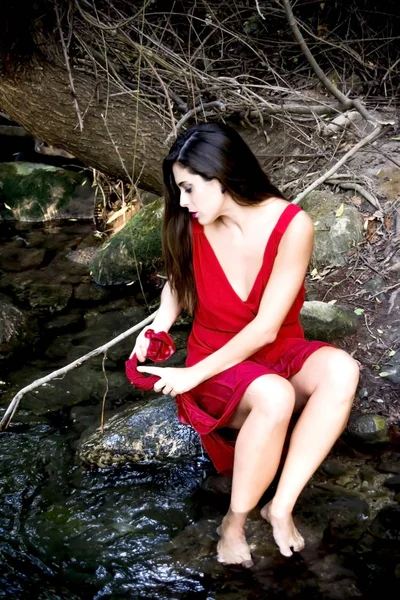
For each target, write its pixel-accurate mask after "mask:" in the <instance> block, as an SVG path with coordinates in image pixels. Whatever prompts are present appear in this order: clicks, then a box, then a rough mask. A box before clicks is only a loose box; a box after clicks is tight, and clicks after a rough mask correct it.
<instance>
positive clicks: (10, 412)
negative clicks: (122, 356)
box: [0, 310, 158, 431]
mask: <svg viewBox="0 0 400 600" xmlns="http://www.w3.org/2000/svg"><path fill="white" fill-rule="evenodd" d="M157 313H158V310H156V311H155V312H153V313H152V314H151V315H150V316H148V317H147V318H146V319H143V321H140V323H137V325H134V326H133V327H131V328H130V329H127V331H125V332H124V333H121V334H120V335H118V336H117V337H116V338H114V339H112V340H110V341H109V342H107V343H106V344H104V345H103V346H100V347H99V348H95V349H94V350H92V351H91V352H89V353H88V354H85V355H84V356H81V357H80V358H77V359H76V360H74V361H73V362H72V363H70V364H69V365H66V366H65V367H62V368H61V369H57V371H53V372H52V373H49V374H48V375H46V376H45V377H41V378H40V379H36V380H35V381H33V382H32V383H30V384H29V385H27V386H26V387H24V388H22V390H20V391H19V392H18V394H16V395H15V396H14V398H13V399H12V400H11V402H10V405H9V407H8V408H7V410H6V412H5V414H4V416H3V418H2V420H1V421H0V431H2V430H3V429H6V428H7V427H8V425H9V424H10V422H11V420H12V418H13V417H14V415H15V413H16V411H17V408H18V405H19V403H20V402H21V399H22V397H23V396H24V395H25V394H26V393H27V392H31V391H32V390H35V389H36V388H38V387H40V386H41V385H43V384H44V383H47V382H48V381H51V380H52V379H55V378H56V377H60V375H65V373H68V371H72V369H75V367H79V366H80V365H81V364H82V363H84V362H86V361H87V360H89V358H92V357H93V356H97V355H98V354H101V353H102V352H106V351H107V350H108V348H111V346H115V344H118V342H121V341H122V340H124V339H125V338H126V337H128V336H129V335H131V334H132V333H134V332H135V331H138V330H139V329H142V328H143V327H145V326H146V325H148V324H149V323H151V322H152V321H153V320H154V318H155V316H156V315H157Z"/></svg>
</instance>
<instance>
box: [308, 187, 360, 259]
mask: <svg viewBox="0 0 400 600" xmlns="http://www.w3.org/2000/svg"><path fill="white" fill-rule="evenodd" d="M341 203H342V199H340V198H338V197H337V196H335V195H334V194H332V193H331V192H327V191H314V192H311V193H310V194H308V196H306V197H305V198H304V199H303V200H302V201H301V206H302V208H303V209H304V210H305V211H306V212H307V213H308V214H309V215H310V217H311V218H312V220H313V222H314V227H315V241H314V250H313V254H312V257H311V265H312V266H313V267H314V268H317V269H318V270H319V269H321V268H323V267H327V266H343V265H345V264H346V262H347V252H348V251H349V250H350V249H351V248H354V247H355V246H357V244H359V242H361V240H362V236H363V220H362V217H361V215H360V213H359V212H358V210H357V209H356V208H355V207H354V206H350V205H348V204H344V207H343V212H342V214H341V215H340V216H336V213H337V211H338V209H339V208H340V206H341Z"/></svg>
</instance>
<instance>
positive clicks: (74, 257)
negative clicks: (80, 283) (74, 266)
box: [66, 246, 98, 266]
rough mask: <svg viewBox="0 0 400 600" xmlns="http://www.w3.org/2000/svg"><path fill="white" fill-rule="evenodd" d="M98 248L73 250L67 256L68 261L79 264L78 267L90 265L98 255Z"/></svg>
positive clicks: (90, 247)
mask: <svg viewBox="0 0 400 600" xmlns="http://www.w3.org/2000/svg"><path fill="white" fill-rule="evenodd" d="M97 250H98V248H97V246H89V247H87V248H78V249H77V250H71V252H68V254H67V255H66V258H68V260H71V261H72V262H75V263H78V265H87V266H88V265H90V262H91V261H92V259H93V257H94V255H95V254H96V252H97Z"/></svg>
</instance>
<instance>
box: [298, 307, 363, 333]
mask: <svg viewBox="0 0 400 600" xmlns="http://www.w3.org/2000/svg"><path fill="white" fill-rule="evenodd" d="M300 322H301V325H302V327H303V329H304V334H305V336H306V338H307V339H310V340H321V341H323V342H332V341H333V340H336V339H339V338H343V337H346V336H348V335H352V334H353V333H355V332H356V331H357V325H358V317H357V315H356V314H355V313H354V312H353V311H352V310H349V309H347V308H343V307H340V306H337V305H336V304H335V305H332V304H327V303H326V302H319V301H318V300H312V301H307V302H304V304H303V307H302V309H301V313H300Z"/></svg>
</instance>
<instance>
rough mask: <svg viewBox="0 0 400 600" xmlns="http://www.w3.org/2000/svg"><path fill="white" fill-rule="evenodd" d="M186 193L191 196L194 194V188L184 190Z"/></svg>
mask: <svg viewBox="0 0 400 600" xmlns="http://www.w3.org/2000/svg"><path fill="white" fill-rule="evenodd" d="M184 190H185V192H186V193H187V194H191V193H192V188H184Z"/></svg>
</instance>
